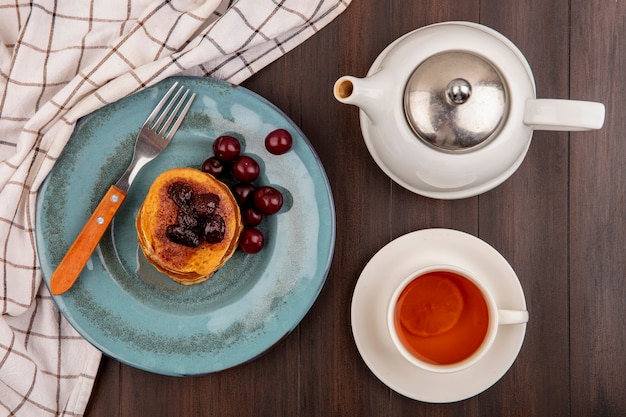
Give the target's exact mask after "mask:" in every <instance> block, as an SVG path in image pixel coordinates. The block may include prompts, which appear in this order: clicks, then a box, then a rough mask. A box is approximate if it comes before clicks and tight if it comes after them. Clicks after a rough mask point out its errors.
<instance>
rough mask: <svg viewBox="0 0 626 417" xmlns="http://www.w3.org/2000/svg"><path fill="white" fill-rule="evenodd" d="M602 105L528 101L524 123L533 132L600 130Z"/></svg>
mask: <svg viewBox="0 0 626 417" xmlns="http://www.w3.org/2000/svg"><path fill="white" fill-rule="evenodd" d="M604 115H605V108H604V104H602V103H596V102H593V101H579V100H564V99H545V98H539V99H528V100H527V101H526V108H525V109H524V123H525V124H527V125H529V126H531V127H532V128H533V129H535V130H558V131H577V130H592V129H600V128H601V127H602V125H603V124H604Z"/></svg>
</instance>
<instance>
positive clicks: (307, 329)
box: [86, 0, 626, 417]
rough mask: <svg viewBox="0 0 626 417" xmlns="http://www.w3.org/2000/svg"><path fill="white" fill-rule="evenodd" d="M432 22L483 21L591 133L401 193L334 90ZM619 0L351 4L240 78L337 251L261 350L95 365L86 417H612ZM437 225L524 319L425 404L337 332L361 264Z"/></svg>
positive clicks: (619, 190) (620, 293) (622, 31)
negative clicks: (573, 108)
mask: <svg viewBox="0 0 626 417" xmlns="http://www.w3.org/2000/svg"><path fill="white" fill-rule="evenodd" d="M446 20H469V21H475V22H480V23H483V24H485V25H488V26H490V27H493V28H494V29H496V30H498V31H500V32H501V33H503V34H504V35H505V36H507V37H509V39H511V40H512V41H513V42H514V43H515V44H516V45H517V46H518V47H519V48H520V50H521V51H522V52H523V54H524V55H525V56H526V58H527V59H528V61H529V63H530V65H531V67H532V69H533V72H534V75H535V78H536V84H537V92H538V96H539V97H544V98H573V99H587V100H596V101H601V102H604V103H605V104H606V105H607V119H606V123H605V126H604V128H603V129H602V130H600V131H596V132H577V133H571V134H570V133H564V132H536V133H535V135H534V137H533V142H532V145H531V147H530V150H529V153H528V155H527V157H526V159H525V161H524V163H523V164H522V166H521V167H520V168H519V170H518V171H517V172H516V173H515V174H514V175H513V176H512V177H511V178H510V179H509V180H508V181H506V182H505V183H504V184H502V185H501V186H499V187H497V188H496V189H494V190H492V191H490V192H487V193H485V194H483V195H481V196H479V197H474V198H468V199H463V200H458V201H442V200H435V199H429V198H425V197H421V196H418V195H415V194H413V193H411V192H409V191H407V190H405V189H404V188H402V187H400V186H398V185H396V184H394V183H393V182H392V181H391V180H390V179H389V178H388V177H386V176H385V175H384V174H383V173H382V171H381V170H380V169H379V168H378V167H377V165H376V164H375V162H374V161H373V159H372V158H371V156H370V155H369V153H368V151H367V149H366V147H365V146H364V143H363V139H362V136H361V133H360V127H359V120H358V109H356V108H355V107H352V106H346V105H342V104H339V103H338V102H336V101H335V100H334V98H333V97H332V86H333V83H334V82H335V80H336V79H337V78H339V77H340V76H342V75H346V74H350V75H355V76H363V75H365V73H366V72H367V70H368V68H369V67H370V65H371V63H372V61H373V60H374V59H375V58H376V56H377V55H378V54H379V53H380V52H381V51H382V50H383V49H384V48H385V47H386V46H387V45H388V44H389V43H390V42H392V41H393V40H394V39H396V38H397V37H399V36H401V35H403V34H404V33H406V32H409V31H411V30H413V29H416V28H418V27H421V26H424V25H427V24H430V23H435V22H440V21H446ZM625 43H626V4H625V3H624V2H601V1H599V0H589V1H587V0H585V1H583V0H572V1H565V0H556V1H552V2H544V1H541V0H530V1H525V2H511V1H505V2H502V1H496V0H486V1H485V0H483V1H478V0H475V1H467V2H455V1H452V0H442V1H437V0H425V1H421V2H411V1H400V0H392V1H387V2H381V1H375V0H358V1H357V0H355V1H353V3H352V4H351V5H350V7H349V8H348V9H347V10H346V12H344V14H342V15H341V16H339V17H338V18H337V19H336V20H335V21H333V22H332V23H331V24H330V25H329V26H328V27H326V28H324V29H323V30H322V31H321V32H320V33H318V34H317V35H315V36H314V37H312V38H311V39H309V40H308V41H306V42H305V43H304V44H302V45H301V46H299V47H298V48H296V49H295V50H293V51H291V52H289V53H288V54H287V55H286V56H284V57H283V58H281V59H279V60H278V61H276V62H275V63H273V64H272V65H270V66H268V67H267V68H265V69H264V70H262V71H261V72H260V73H258V74H257V75H255V76H253V77H252V78H251V79H250V80H248V81H246V82H245V83H244V86H245V87H247V88H249V89H251V90H253V91H255V92H257V93H259V94H260V95H262V96H264V97H266V98H267V99H268V100H270V101H271V102H273V103H274V104H276V105H277V106H278V107H279V108H281V109H282V110H283V111H284V112H285V113H286V114H287V115H288V116H289V117H290V118H292V119H293V120H294V121H295V122H296V123H297V124H298V125H299V126H300V127H301V128H302V130H303V132H304V133H305V134H306V135H307V137H308V138H309V140H310V141H311V143H312V145H313V146H314V148H315V150H316V151H317V152H318V154H319V157H320V159H321V161H322V163H323V165H324V167H325V169H326V172H327V174H328V178H329V181H330V184H331V187H332V191H333V194H334V197H335V204H336V214H337V241H336V247H335V255H334V258H333V263H332V266H331V270H330V274H329V276H328V279H327V282H326V285H325V286H324V288H323V290H322V292H321V294H320V296H319V298H318V300H317V301H316V302H315V304H314V305H313V307H312V309H311V310H310V312H309V313H308V314H307V316H306V317H305V318H304V320H303V321H302V322H301V323H300V325H299V326H298V327H297V328H296V329H295V331H294V332H293V333H292V334H290V335H288V336H287V337H286V338H285V339H284V340H282V341H281V342H280V343H279V344H278V345H277V346H276V347H275V348H274V349H272V350H271V351H270V352H268V353H267V354H266V355H264V356H262V357H260V358H258V359H256V360H254V361H253V362H251V363H247V364H244V365H241V366H239V367H236V368H234V369H230V370H226V371H223V372H220V373H217V374H213V375H206V376H200V377H193V378H172V377H164V376H160V375H153V374H150V373H146V372H143V371H139V370H136V369H133V368H130V367H128V366H126V365H123V364H119V363H118V362H116V361H115V360H112V359H105V360H104V361H103V364H102V366H101V370H100V373H99V375H98V378H97V380H96V386H95V389H94V392H93V396H92V399H91V401H90V403H89V406H88V409H87V413H86V415H87V416H90V417H101V416H102V417H104V416H106V417H121V416H134V415H155V416H171V417H176V416H270V415H272V416H290V417H291V416H303V417H304V416H388V417H395V416H407V415H419V416H426V417H428V416H433V417H434V416H438V417H447V416H469V417H471V416H551V417H553V416H556V417H560V416H574V417H578V416H580V417H582V416H622V415H624V414H625V413H626V390H625V389H624V387H626V359H624V358H625V357H626V335H625V334H626V322H625V319H624V317H626V297H624V290H623V289H622V288H623V283H624V280H625V278H626V245H625V244H624V241H625V240H626V162H625V161H626V146H625V145H624V140H623V137H624V136H625V134H626V118H624V117H623V116H622V115H621V108H622V105H621V103H620V101H621V99H622V96H623V94H622V91H624V89H625V88H626V78H625V77H623V75H622V72H623V68H625V67H626V49H624V47H623V45H624V44H625ZM432 227H446V228H453V229H458V230H462V231H465V232H468V233H470V234H473V235H475V236H478V237H480V238H482V239H483V240H485V241H486V242H487V243H489V244H491V245H492V246H493V247H494V248H496V249H497V250H498V251H500V253H502V255H503V256H504V257H505V258H506V259H507V260H508V261H509V263H510V264H511V265H512V267H513V268H514V269H515V271H516V272H517V274H518V276H519V278H520V281H521V283H522V286H523V288H524V291H525V294H526V302H527V305H528V309H529V312H530V322H529V325H528V328H527V334H526V338H525V341H524V345H523V347H522V350H521V352H520V355H519V357H518V359H517V361H516V362H515V363H514V365H513V366H512V368H511V369H510V370H509V371H508V372H507V373H506V375H504V377H503V378H502V379H501V380H500V381H498V382H497V383H496V384H495V385H494V386H493V387H491V388H489V389H488V390H486V391H485V392H484V393H482V394H480V395H478V396H476V397H473V398H471V399H469V400H465V401H461V402H457V403H452V404H427V403H422V402H418V401H414V400H411V399H408V398H406V397H403V396H402V395H400V394H397V393H395V392H394V391H392V390H391V389H389V388H388V387H386V386H385V385H384V384H383V383H382V382H380V381H379V380H378V379H377V378H376V377H375V376H374V374H373V373H372V372H371V371H370V370H369V369H368V368H367V366H366V365H365V363H364V362H363V360H362V359H361V357H360V356H359V353H358V350H357V348H356V346H355V343H354V340H353V338H352V333H351V327H350V303H351V300H352V292H353V290H354V286H355V284H356V281H357V279H358V277H359V274H360V272H361V270H362V269H363V267H364V266H365V264H366V263H367V261H368V260H369V259H370V258H371V257H372V256H373V255H374V254H375V253H376V252H377V251H378V250H379V249H380V248H381V247H382V246H384V245H385V244H386V243H388V242H389V241H391V240H392V239H394V238H396V237H398V236H401V235H403V234H405V233H408V232H410V231H413V230H418V229H425V228H432Z"/></svg>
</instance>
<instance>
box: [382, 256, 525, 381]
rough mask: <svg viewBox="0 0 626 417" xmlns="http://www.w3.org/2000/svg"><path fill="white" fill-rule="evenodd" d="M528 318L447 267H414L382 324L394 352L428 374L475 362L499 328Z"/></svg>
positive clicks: (476, 281)
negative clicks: (501, 305)
mask: <svg viewBox="0 0 626 417" xmlns="http://www.w3.org/2000/svg"><path fill="white" fill-rule="evenodd" d="M527 321H528V311H526V310H503V309H500V308H498V306H497V304H496V302H495V300H494V297H493V295H492V294H491V292H490V290H489V289H488V288H487V287H486V286H485V285H484V284H483V283H482V282H481V281H480V279H478V277H475V276H473V275H472V274H471V273H469V272H467V271H464V270H462V269H460V268H458V267H454V266H450V265H439V266H433V267H429V268H426V269H422V270H420V271H417V272H415V273H413V274H411V275H410V276H408V277H407V278H406V279H404V280H403V281H402V283H401V284H400V285H399V286H398V288H397V289H396V290H395V292H394V294H393V295H392V297H391V301H390V303H389V308H388V314H387V323H388V327H389V333H390V335H391V339H392V340H393V343H394V345H395V346H396V348H397V349H398V351H399V352H400V353H401V354H402V355H403V356H404V357H405V358H406V359H407V360H408V361H409V362H411V363H413V364H414V365H416V366H418V367H420V368H422V369H425V370H427V371H432V372H457V371H461V370H463V369H466V368H468V367H470V366H472V365H473V364H475V363H476V362H478V361H479V360H480V359H481V358H482V357H483V356H484V355H485V354H486V353H487V352H488V351H489V349H490V348H491V346H492V345H493V343H494V341H495V339H496V336H497V333H498V329H499V326H501V325H509V324H520V323H526V322H527Z"/></svg>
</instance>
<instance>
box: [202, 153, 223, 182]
mask: <svg viewBox="0 0 626 417" xmlns="http://www.w3.org/2000/svg"><path fill="white" fill-rule="evenodd" d="M200 170H201V171H202V172H208V173H209V174H211V175H213V176H214V177H216V178H217V177H221V176H222V174H224V164H222V161H220V160H219V159H217V158H216V157H215V156H212V157H210V158H208V159H207V160H205V161H204V162H203V163H202V166H201V167H200Z"/></svg>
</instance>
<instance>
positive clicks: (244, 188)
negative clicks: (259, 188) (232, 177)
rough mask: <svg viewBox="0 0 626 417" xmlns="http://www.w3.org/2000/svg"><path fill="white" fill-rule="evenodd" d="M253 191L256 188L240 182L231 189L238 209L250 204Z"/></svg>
mask: <svg viewBox="0 0 626 417" xmlns="http://www.w3.org/2000/svg"><path fill="white" fill-rule="evenodd" d="M255 190H256V187H255V186H254V185H252V184H250V183H247V182H240V183H239V184H237V185H235V186H233V188H232V189H231V191H232V192H233V194H234V196H235V199H236V200H237V204H239V207H245V206H248V205H250V204H252V195H253V194H254V191H255Z"/></svg>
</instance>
